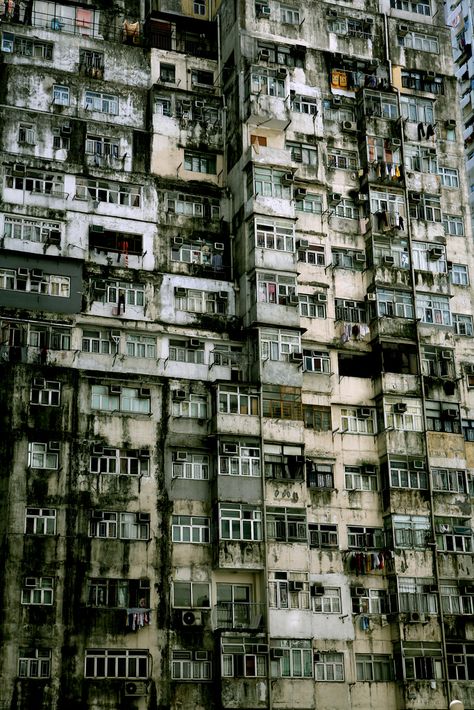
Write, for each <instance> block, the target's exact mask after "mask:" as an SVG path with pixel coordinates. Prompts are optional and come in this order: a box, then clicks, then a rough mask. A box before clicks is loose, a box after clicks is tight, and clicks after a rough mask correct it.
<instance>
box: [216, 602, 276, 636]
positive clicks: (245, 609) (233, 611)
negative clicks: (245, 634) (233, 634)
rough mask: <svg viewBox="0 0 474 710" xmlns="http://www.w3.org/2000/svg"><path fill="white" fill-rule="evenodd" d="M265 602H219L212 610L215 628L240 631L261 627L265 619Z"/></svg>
mask: <svg viewBox="0 0 474 710" xmlns="http://www.w3.org/2000/svg"><path fill="white" fill-rule="evenodd" d="M264 610H265V607H264V605H263V604H252V603H250V602H219V603H218V604H217V605H216V606H215V607H214V608H213V610H212V626H213V628H214V629H223V630H225V631H238V630H241V629H252V630H256V629H261V628H262V627H263V620H264Z"/></svg>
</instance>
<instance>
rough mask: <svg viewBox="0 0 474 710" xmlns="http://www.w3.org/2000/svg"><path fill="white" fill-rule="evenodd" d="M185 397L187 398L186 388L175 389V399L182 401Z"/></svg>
mask: <svg viewBox="0 0 474 710" xmlns="http://www.w3.org/2000/svg"><path fill="white" fill-rule="evenodd" d="M183 399H186V391H185V390H173V400H174V401H175V402H179V401H182V400H183Z"/></svg>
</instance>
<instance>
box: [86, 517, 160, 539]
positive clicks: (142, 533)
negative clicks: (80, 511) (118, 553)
mask: <svg viewBox="0 0 474 710" xmlns="http://www.w3.org/2000/svg"><path fill="white" fill-rule="evenodd" d="M89 537H99V538H119V539H120V540H149V539H150V514H149V513H112V512H108V511H102V510H92V511H91V520H90V523H89Z"/></svg>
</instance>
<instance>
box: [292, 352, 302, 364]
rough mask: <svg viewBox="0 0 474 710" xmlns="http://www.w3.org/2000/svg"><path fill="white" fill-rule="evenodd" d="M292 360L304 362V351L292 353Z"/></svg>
mask: <svg viewBox="0 0 474 710" xmlns="http://www.w3.org/2000/svg"><path fill="white" fill-rule="evenodd" d="M290 362H297V363H302V362H303V353H290Z"/></svg>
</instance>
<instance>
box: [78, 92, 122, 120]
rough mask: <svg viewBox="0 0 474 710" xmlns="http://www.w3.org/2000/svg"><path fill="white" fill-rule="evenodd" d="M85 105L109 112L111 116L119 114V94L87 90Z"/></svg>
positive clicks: (101, 111)
mask: <svg viewBox="0 0 474 710" xmlns="http://www.w3.org/2000/svg"><path fill="white" fill-rule="evenodd" d="M84 105H85V107H86V108H89V109H90V110H91V111H97V112H99V113H107V114H109V115H111V116H117V115H118V112H119V98H118V96H115V95H113V94H105V93H102V92H99V91H86V92H85V95H84Z"/></svg>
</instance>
